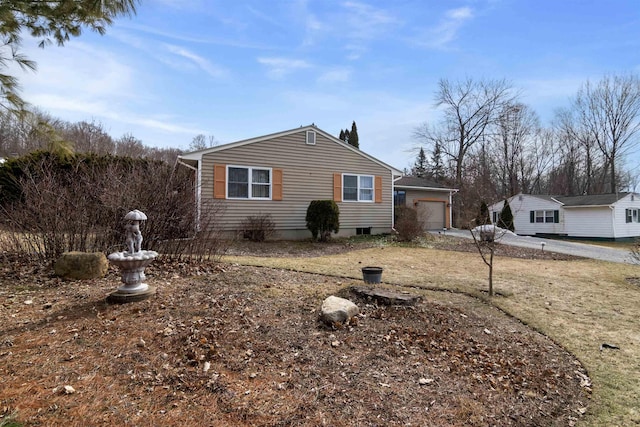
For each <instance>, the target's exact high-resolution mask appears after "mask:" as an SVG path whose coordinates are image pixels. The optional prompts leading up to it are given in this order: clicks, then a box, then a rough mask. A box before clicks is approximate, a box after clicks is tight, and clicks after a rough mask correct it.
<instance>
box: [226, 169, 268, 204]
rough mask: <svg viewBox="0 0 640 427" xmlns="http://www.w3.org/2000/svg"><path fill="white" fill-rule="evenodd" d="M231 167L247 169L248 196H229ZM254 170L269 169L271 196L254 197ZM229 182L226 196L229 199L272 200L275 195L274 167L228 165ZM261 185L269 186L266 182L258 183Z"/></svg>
mask: <svg viewBox="0 0 640 427" xmlns="http://www.w3.org/2000/svg"><path fill="white" fill-rule="evenodd" d="M229 169H247V171H248V172H247V179H248V182H247V186H248V187H249V188H248V189H247V197H231V196H229ZM254 170H259V171H268V172H269V183H268V186H269V196H268V197H257V196H256V197H254V196H253V194H252V193H253V184H254V182H253V171H254ZM226 181H227V182H226V183H225V196H226V198H227V199H230V200H272V197H273V169H272V168H267V167H262V166H241V165H227V180H226ZM257 184H260V185H264V186H267V184H266V183H257Z"/></svg>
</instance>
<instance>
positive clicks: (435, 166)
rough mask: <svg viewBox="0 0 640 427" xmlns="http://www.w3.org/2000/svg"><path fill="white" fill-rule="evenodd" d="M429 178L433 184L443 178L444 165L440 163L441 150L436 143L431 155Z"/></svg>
mask: <svg viewBox="0 0 640 427" xmlns="http://www.w3.org/2000/svg"><path fill="white" fill-rule="evenodd" d="M431 177H432V178H433V180H434V181H435V182H440V181H441V180H442V179H443V178H444V163H443V161H442V148H441V147H440V143H439V142H437V141H436V143H435V145H434V146H433V152H432V153H431Z"/></svg>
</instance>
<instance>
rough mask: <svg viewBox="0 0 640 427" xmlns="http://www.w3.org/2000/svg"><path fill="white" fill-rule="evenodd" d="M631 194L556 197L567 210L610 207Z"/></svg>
mask: <svg viewBox="0 0 640 427" xmlns="http://www.w3.org/2000/svg"><path fill="white" fill-rule="evenodd" d="M629 194H631V193H628V192H621V193H613V194H593V195H587V196H555V197H554V198H555V199H556V200H558V201H559V202H560V203H562V204H563V205H564V207H565V208H571V207H584V206H609V205H612V204H614V203H616V202H617V201H618V200H620V199H622V198H624V197H626V196H627V195H629Z"/></svg>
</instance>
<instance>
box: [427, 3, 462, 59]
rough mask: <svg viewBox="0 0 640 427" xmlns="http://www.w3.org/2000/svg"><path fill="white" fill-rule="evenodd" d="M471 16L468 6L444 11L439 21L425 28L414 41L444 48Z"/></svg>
mask: <svg viewBox="0 0 640 427" xmlns="http://www.w3.org/2000/svg"><path fill="white" fill-rule="evenodd" d="M472 18H473V10H472V9H471V8H470V7H460V8H457V9H450V10H447V11H446V12H445V15H444V17H443V18H442V19H441V20H440V23H439V24H438V25H436V26H435V27H433V28H430V29H428V30H426V31H425V32H424V33H423V34H422V35H421V36H420V37H419V38H418V39H416V40H415V42H416V43H417V44H418V45H420V46H422V47H427V48H431V49H446V48H447V47H448V46H449V44H450V43H451V42H452V41H453V40H455V39H456V37H457V36H458V32H459V31H460V29H461V28H462V27H463V25H464V24H465V23H466V22H468V21H470V20H471V19H472Z"/></svg>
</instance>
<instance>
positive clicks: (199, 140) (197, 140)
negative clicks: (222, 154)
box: [189, 134, 218, 151]
mask: <svg viewBox="0 0 640 427" xmlns="http://www.w3.org/2000/svg"><path fill="white" fill-rule="evenodd" d="M216 145H218V141H217V140H216V137H215V136H213V135H209V136H208V137H207V136H205V135H204V134H198V135H196V136H194V137H193V139H192V140H191V143H190V144H189V151H199V150H205V149H207V148H211V147H215V146H216Z"/></svg>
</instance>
